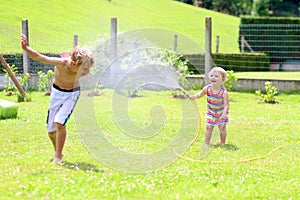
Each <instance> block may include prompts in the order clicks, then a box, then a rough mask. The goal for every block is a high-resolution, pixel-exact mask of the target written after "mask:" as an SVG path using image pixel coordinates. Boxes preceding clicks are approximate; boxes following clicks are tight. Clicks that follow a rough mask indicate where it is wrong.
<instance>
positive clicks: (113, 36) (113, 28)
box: [110, 17, 118, 84]
mask: <svg viewBox="0 0 300 200" xmlns="http://www.w3.org/2000/svg"><path fill="white" fill-rule="evenodd" d="M117 25H118V23H117V17H112V18H111V21H110V62H111V66H110V80H111V83H112V84H114V83H115V76H116V67H117V66H116V62H115V59H116V58H117Z"/></svg>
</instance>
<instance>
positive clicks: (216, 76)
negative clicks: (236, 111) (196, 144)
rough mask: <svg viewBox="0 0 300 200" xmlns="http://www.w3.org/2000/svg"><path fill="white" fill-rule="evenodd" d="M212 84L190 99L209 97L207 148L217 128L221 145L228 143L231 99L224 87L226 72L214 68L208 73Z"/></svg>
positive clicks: (206, 131) (219, 68)
mask: <svg viewBox="0 0 300 200" xmlns="http://www.w3.org/2000/svg"><path fill="white" fill-rule="evenodd" d="M208 77H209V82H210V84H209V85H207V86H205V87H204V88H203V89H202V90H201V91H200V92H198V93H196V94H194V95H192V96H190V97H189V99H191V100H194V99H197V98H201V97H203V96H204V95H207V111H206V130H205V146H206V147H208V146H209V144H210V139H211V134H212V131H213V129H214V127H215V126H218V127H219V130H220V140H221V145H225V141H226V134H227V132H226V124H227V123H228V111H229V98H228V92H227V90H226V88H225V87H224V85H223V84H224V82H225V81H226V79H227V74H226V71H225V70H224V69H223V68H221V67H214V68H212V69H211V71H210V72H209V73H208Z"/></svg>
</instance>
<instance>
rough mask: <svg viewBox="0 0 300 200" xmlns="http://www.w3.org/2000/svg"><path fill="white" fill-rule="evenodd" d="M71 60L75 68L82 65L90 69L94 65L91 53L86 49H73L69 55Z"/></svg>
mask: <svg viewBox="0 0 300 200" xmlns="http://www.w3.org/2000/svg"><path fill="white" fill-rule="evenodd" d="M71 59H72V60H73V61H74V62H75V63H76V65H77V66H80V65H84V66H88V67H91V66H93V65H94V58H93V56H92V52H91V51H90V50H89V49H88V48H86V47H74V48H73V52H72V54H71Z"/></svg>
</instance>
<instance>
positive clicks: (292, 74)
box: [234, 72, 300, 80]
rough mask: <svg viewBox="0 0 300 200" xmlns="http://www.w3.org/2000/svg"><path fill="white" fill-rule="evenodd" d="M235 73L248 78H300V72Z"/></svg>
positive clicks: (239, 76)
mask: <svg viewBox="0 0 300 200" xmlns="http://www.w3.org/2000/svg"><path fill="white" fill-rule="evenodd" d="M234 75H236V76H237V77H238V78H246V79H269V80H272V79H275V80H300V72H236V73H234Z"/></svg>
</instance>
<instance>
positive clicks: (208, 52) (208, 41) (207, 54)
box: [205, 17, 212, 84]
mask: <svg viewBox="0 0 300 200" xmlns="http://www.w3.org/2000/svg"><path fill="white" fill-rule="evenodd" d="M211 29H212V28H211V17H206V18H205V83H206V84H208V76H207V74H208V72H209V71H210V69H211V68H212V58H211V35H212V34H211Z"/></svg>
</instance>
